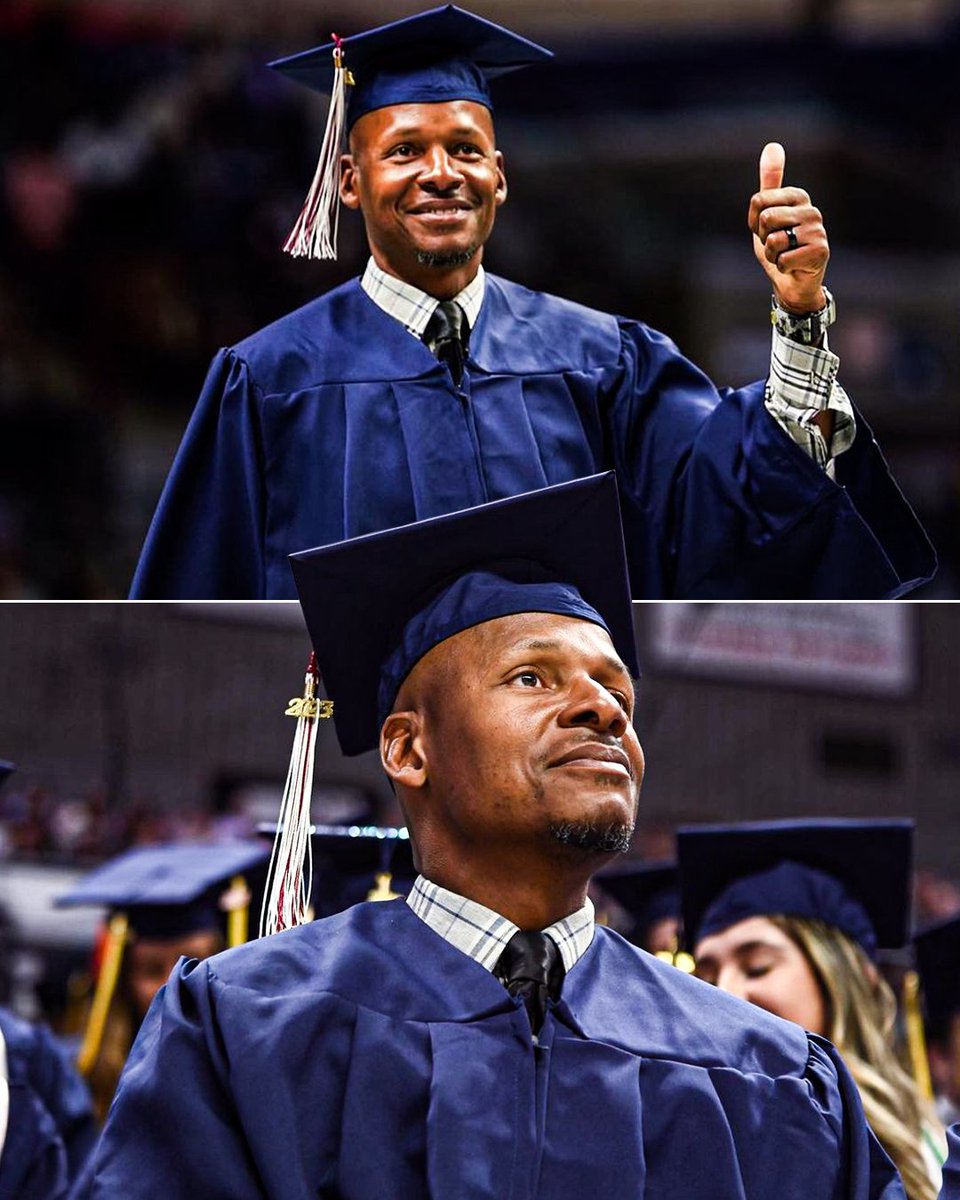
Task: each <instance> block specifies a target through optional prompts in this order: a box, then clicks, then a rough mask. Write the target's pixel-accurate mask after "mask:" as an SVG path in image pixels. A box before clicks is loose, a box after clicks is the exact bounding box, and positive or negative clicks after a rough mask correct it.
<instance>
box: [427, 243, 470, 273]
mask: <svg viewBox="0 0 960 1200" xmlns="http://www.w3.org/2000/svg"><path fill="white" fill-rule="evenodd" d="M479 249H480V247H479V246H476V245H471V246H465V247H463V248H462V249H457V248H456V247H454V246H442V247H441V246H438V247H436V248H432V247H426V246H418V247H417V250H416V255H417V262H418V263H419V265H420V266H421V267H433V268H435V269H436V270H438V271H449V270H452V269H454V268H456V267H465V266H466V265H467V263H469V262H470V260H471V259H472V258H473V256H474V255H475V254H476V253H477V251H478V250H479Z"/></svg>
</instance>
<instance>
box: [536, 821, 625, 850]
mask: <svg viewBox="0 0 960 1200" xmlns="http://www.w3.org/2000/svg"><path fill="white" fill-rule="evenodd" d="M633 830H634V823H633V822H632V821H631V822H627V821H616V820H614V821H605V820H603V819H597V820H590V821H585V820H576V821H552V822H551V823H550V836H551V838H552V839H553V841H554V843H555V844H556V845H558V846H563V847H564V848H565V849H568V850H572V851H574V852H577V853H579V854H582V855H585V856H588V857H593V856H597V857H601V856H604V855H610V854H623V853H625V852H626V851H627V850H629V849H630V842H631V839H632V838H633Z"/></svg>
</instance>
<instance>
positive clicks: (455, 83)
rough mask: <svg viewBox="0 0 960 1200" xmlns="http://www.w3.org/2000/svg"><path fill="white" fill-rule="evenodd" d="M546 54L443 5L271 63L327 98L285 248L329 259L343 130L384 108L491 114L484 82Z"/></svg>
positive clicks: (333, 250)
mask: <svg viewBox="0 0 960 1200" xmlns="http://www.w3.org/2000/svg"><path fill="white" fill-rule="evenodd" d="M552 57H553V55H552V53H551V52H550V51H549V50H546V49H544V47H543V46H538V45H537V44H536V42H531V41H528V40H527V38H524V37H520V36H519V35H518V34H515V33H512V32H511V31H510V30H509V29H504V28H503V27H502V26H501V25H495V24H494V23H493V22H492V21H486V20H484V19H483V18H482V17H477V16H475V15H474V14H473V13H470V12H466V11H465V10H464V9H462V8H457V7H456V5H454V4H444V5H442V6H441V7H439V8H432V9H430V10H428V11H427V12H422V13H418V14H417V15H415V16H412V17H404V18H403V19H402V20H399V21H392V22H391V23H390V24H389V25H381V26H379V27H378V28H376V29H369V30H367V31H366V32H364V33H357V34H352V35H349V36H347V37H342V38H341V37H337V36H336V35H334V38H333V40H332V41H330V42H327V43H326V44H325V45H323V46H317V47H315V48H313V49H311V50H304V51H302V52H301V53H300V54H294V55H291V56H290V57H288V58H280V59H276V60H275V61H274V62H272V63H270V66H271V67H273V68H274V69H275V70H277V71H280V72H282V73H283V74H284V75H286V76H288V77H289V78H290V79H295V80H297V81H298V82H299V83H304V84H306V85H307V87H310V88H313V89H314V90H315V91H319V92H323V93H325V94H329V96H330V113H329V116H328V120H327V129H326V132H325V134H324V139H323V147H322V149H321V152H320V162H319V164H318V167H317V173H316V175H315V177H314V181H313V186H312V187H311V190H310V194H309V195H308V197H307V202H306V204H305V205H304V209H303V212H301V214H300V218H299V220H298V222H297V224H296V225H295V226H294V229H293V231H292V232H291V234H290V237H289V238H288V240H287V243H286V245H285V247H284V249H286V250H288V251H289V252H290V253H291V254H294V255H297V256H300V255H306V256H308V257H311V258H336V216H337V214H336V206H337V200H338V196H339V161H338V160H339V154H340V142H341V138H342V135H343V130H344V129H345V128H346V129H349V128H350V127H351V126H352V125H353V123H354V122H355V121H357V120H358V119H359V118H360V117H362V116H364V115H365V114H366V113H368V112H372V111H374V110H375V109H378V108H386V107H387V106H388V105H391V104H435V103H438V102H443V101H452V100H473V101H475V102H476V103H478V104H483V105H484V106H486V107H487V108H490V107H491V103H490V91H489V87H488V84H489V81H490V80H491V79H495V78H496V77H497V76H498V75H504V74H506V73H507V72H508V71H515V70H517V69H519V68H520V67H526V66H529V65H531V64H532V63H536V62H542V61H543V60H544V59H548V58H552Z"/></svg>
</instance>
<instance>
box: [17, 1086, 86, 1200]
mask: <svg viewBox="0 0 960 1200" xmlns="http://www.w3.org/2000/svg"><path fill="white" fill-rule="evenodd" d="M9 1087H10V1112H9V1117H8V1122H7V1133H6V1137H5V1138H4V1141H3V1150H2V1151H0V1200H25V1198H26V1197H29V1200H63V1197H65V1196H66V1194H67V1188H68V1186H69V1182H70V1175H69V1171H68V1168H67V1154H66V1150H65V1149H64V1145H63V1139H62V1138H61V1137H60V1134H59V1131H58V1130H57V1126H56V1124H55V1122H54V1120H53V1118H52V1117H51V1116H50V1113H49V1112H48V1111H47V1109H46V1107H45V1106H44V1104H43V1103H42V1101H41V1100H40V1098H39V1096H37V1094H36V1092H34V1091H33V1090H32V1089H31V1088H29V1087H27V1086H26V1084H23V1083H13V1082H11V1083H10V1085H9Z"/></svg>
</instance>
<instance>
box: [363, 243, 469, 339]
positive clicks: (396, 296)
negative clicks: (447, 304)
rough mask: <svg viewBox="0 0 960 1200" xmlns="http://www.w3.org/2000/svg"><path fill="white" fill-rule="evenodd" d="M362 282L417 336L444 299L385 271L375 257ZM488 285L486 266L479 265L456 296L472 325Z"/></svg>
mask: <svg viewBox="0 0 960 1200" xmlns="http://www.w3.org/2000/svg"><path fill="white" fill-rule="evenodd" d="M360 286H361V287H362V288H363V290H364V291H365V292H366V293H367V295H368V296H369V297H370V299H371V300H372V301H373V302H374V304H376V305H379V307H380V308H382V309H383V311H384V312H385V313H387V315H388V316H391V317H393V318H394V319H395V320H397V321H399V322H400V324H401V325H402V326H403V327H404V329H406V330H407V331H408V332H409V333H412V334H413V336H414V337H415V338H422V337H423V331H424V330H425V329H426V327H427V325H428V323H429V321H430V318H431V317H432V316H433V313H434V310H435V309H436V307H437V305H438V304H439V303H440V301H439V300H438V299H437V298H436V296H430V295H428V294H427V293H426V292H422V291H421V290H420V289H419V288H418V287H414V286H413V284H412V283H405V282H404V280H402V279H397V278H395V276H393V275H388V274H387V273H386V271H381V270H380V268H379V267H378V266H377V264H376V263H375V262H374V261H373V259H372V258H371V259H369V260H368V261H367V269H366V270H365V271H364V273H363V277H362V278H361V280H360ZM484 287H485V284H484V277H483V267H479V268H478V270H477V273H476V275H475V276H474V277H473V279H471V281H470V282H469V283H468V284H467V286H466V287H465V288H464V289H463V291H462V292H459V293H458V294H457V295H456V296H454V297H453V299H454V300H455V301H456V302H457V304H459V305H460V307H461V308H462V309H463V311H464V314H465V315H466V318H467V324H468V325H469V326H470V328H471V329H472V328H473V327H474V325H475V324H476V322H477V317H478V316H479V315H480V306H481V305H482V304H483V289H484Z"/></svg>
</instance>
